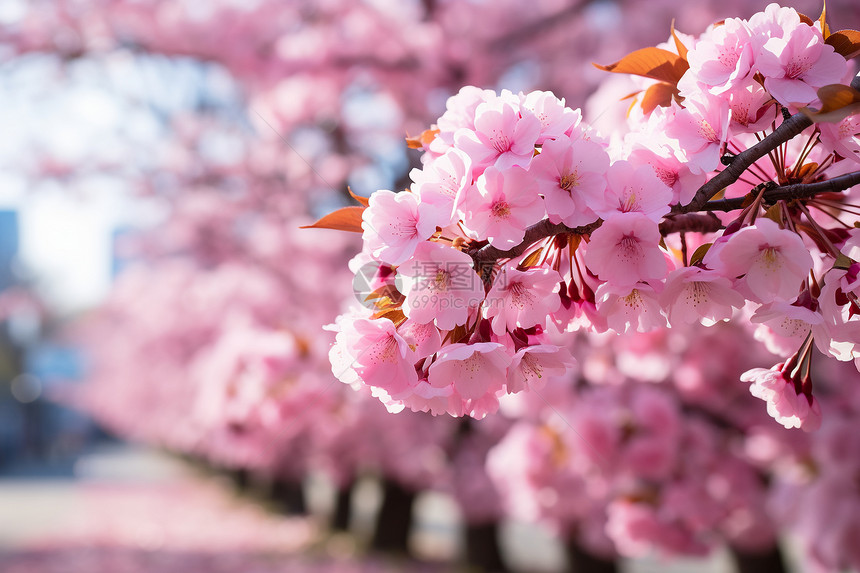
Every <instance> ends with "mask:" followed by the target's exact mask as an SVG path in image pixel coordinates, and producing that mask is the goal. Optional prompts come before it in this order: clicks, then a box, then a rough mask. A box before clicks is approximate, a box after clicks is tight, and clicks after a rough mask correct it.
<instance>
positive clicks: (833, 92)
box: [800, 84, 860, 123]
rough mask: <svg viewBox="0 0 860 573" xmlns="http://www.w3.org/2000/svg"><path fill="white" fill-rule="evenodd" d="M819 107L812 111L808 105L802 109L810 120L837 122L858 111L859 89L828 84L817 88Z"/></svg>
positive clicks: (859, 104)
mask: <svg viewBox="0 0 860 573" xmlns="http://www.w3.org/2000/svg"><path fill="white" fill-rule="evenodd" d="M818 99H820V100H821V109H819V110H818V111H812V110H811V109H809V108H808V107H804V108H802V109H801V110H800V111H802V112H803V113H804V114H805V115H806V116H807V117H808V118H809V119H811V120H812V121H814V122H816V123H819V122H839V121H842V120H843V119H845V118H846V117H848V116H849V115H854V114H855V113H857V112H858V111H860V91H858V90H855V89H854V88H852V87H851V86H846V85H842V84H830V85H827V86H824V87H821V88H819V89H818Z"/></svg>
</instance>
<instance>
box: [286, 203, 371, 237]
mask: <svg viewBox="0 0 860 573" xmlns="http://www.w3.org/2000/svg"><path fill="white" fill-rule="evenodd" d="M364 209H365V208H364V207H343V208H342V209H338V210H337V211H333V212H331V213H329V214H328V215H326V216H325V217H322V218H321V219H320V220H319V221H317V222H316V223H314V224H313V225H304V226H302V227H300V228H301V229H334V230H335V231H350V232H352V233H361V232H362V231H363V229H362V228H361V214H362V213H363V212H364Z"/></svg>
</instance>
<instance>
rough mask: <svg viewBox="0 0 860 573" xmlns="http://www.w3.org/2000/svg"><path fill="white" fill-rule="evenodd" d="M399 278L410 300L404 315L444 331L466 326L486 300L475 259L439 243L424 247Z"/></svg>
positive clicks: (406, 302)
mask: <svg viewBox="0 0 860 573" xmlns="http://www.w3.org/2000/svg"><path fill="white" fill-rule="evenodd" d="M398 274H400V275H401V276H402V277H403V286H404V292H403V295H404V296H405V297H406V301H405V303H404V304H403V313H404V314H405V315H406V316H407V317H409V318H410V319H411V320H414V321H415V322H419V323H430V322H435V324H436V326H438V327H439V328H441V329H442V330H450V329H452V328H454V327H455V326H457V325H458V324H464V323H465V322H466V319H467V318H468V317H469V313H470V312H471V311H472V310H473V309H476V308H477V307H478V304H479V303H480V302H481V301H482V300H483V298H484V291H483V288H482V287H481V284H480V279H479V278H478V276H477V275H476V274H475V272H474V271H473V270H472V259H471V258H469V256H468V255H466V254H465V253H463V252H460V251H457V250H455V249H451V248H448V247H445V246H444V245H441V244H439V243H430V242H424V243H420V244H419V245H418V247H417V248H416V249H415V256H413V257H412V258H411V259H410V260H409V261H408V262H407V263H405V264H404V265H401V266H400V267H399V268H398Z"/></svg>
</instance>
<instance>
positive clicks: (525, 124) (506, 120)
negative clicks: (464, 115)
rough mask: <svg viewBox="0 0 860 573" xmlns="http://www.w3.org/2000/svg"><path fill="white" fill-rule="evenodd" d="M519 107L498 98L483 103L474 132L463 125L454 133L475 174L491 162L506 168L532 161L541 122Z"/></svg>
mask: <svg viewBox="0 0 860 573" xmlns="http://www.w3.org/2000/svg"><path fill="white" fill-rule="evenodd" d="M518 107H519V106H515V105H514V104H512V102H511V101H509V100H508V99H503V98H499V97H497V98H495V99H492V100H490V101H487V102H484V103H482V104H480V105H479V106H478V108H477V109H476V110H475V129H474V131H473V130H470V129H466V128H462V129H459V130H458V131H457V132H456V133H455V135H454V143H455V145H456V147H457V148H458V149H462V150H463V151H465V152H466V153H468V154H469V156H470V157H471V158H472V172H473V174H474V176H475V177H477V176H478V175H480V174H481V173H482V172H483V171H484V169H486V168H487V167H489V166H491V165H495V166H496V167H498V168H499V169H507V168H510V167H513V166H514V165H519V166H522V167H526V166H528V164H529V163H530V162H531V159H532V156H533V155H534V148H535V143H536V142H537V139H538V137H539V136H540V131H541V122H540V120H539V119H538V118H537V117H535V116H534V115H533V114H531V113H530V112H527V111H526V112H524V113H520V109H518Z"/></svg>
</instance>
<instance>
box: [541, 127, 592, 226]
mask: <svg viewBox="0 0 860 573" xmlns="http://www.w3.org/2000/svg"><path fill="white" fill-rule="evenodd" d="M608 168H609V155H608V154H607V153H606V151H605V150H604V149H603V147H601V146H600V145H599V144H597V143H595V142H593V141H586V140H581V139H574V140H572V139H570V138H569V137H567V136H565V135H561V136H559V137H557V138H556V139H555V140H552V141H547V142H546V143H544V145H543V147H542V148H541V152H540V154H539V155H538V156H537V157H535V158H534V160H533V161H532V164H531V166H530V167H529V173H530V174H532V175H533V176H534V178H535V179H536V181H537V183H538V191H539V192H540V193H541V194H543V196H544V202H545V204H546V212H547V214H548V215H549V220H550V221H552V222H553V223H559V222H562V223H564V224H565V225H567V226H569V227H578V226H580V225H586V224H588V223H591V222H593V221H595V220H596V219H597V215H596V214H595V213H594V211H593V210H592V205H594V204H596V203H597V202H598V201H600V200H601V198H602V195H603V191H604V189H606V179H605V177H604V174H605V173H606V170H607V169H608Z"/></svg>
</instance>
